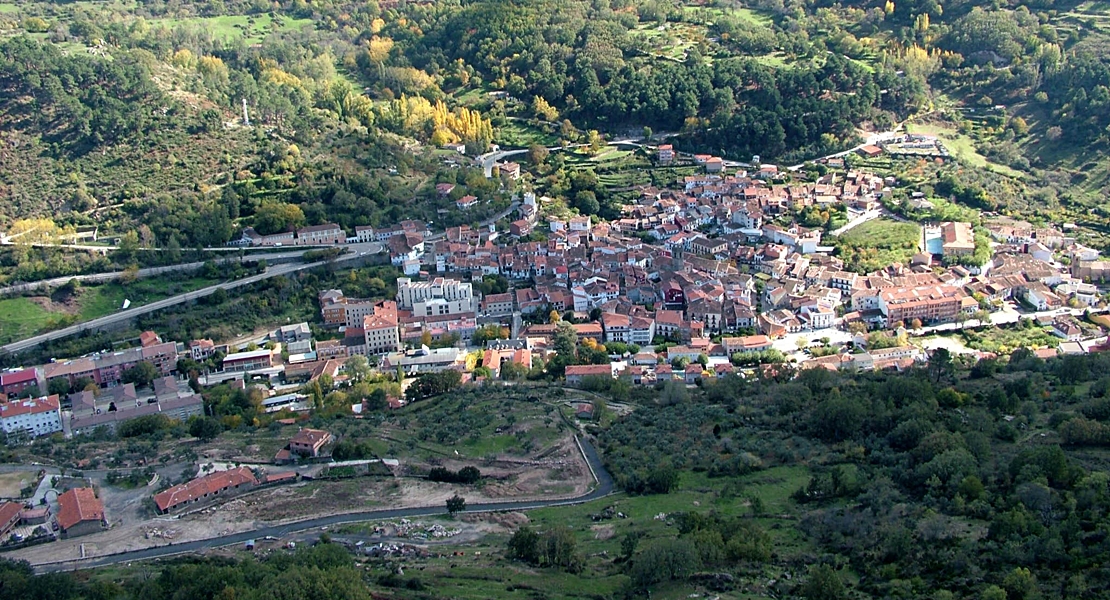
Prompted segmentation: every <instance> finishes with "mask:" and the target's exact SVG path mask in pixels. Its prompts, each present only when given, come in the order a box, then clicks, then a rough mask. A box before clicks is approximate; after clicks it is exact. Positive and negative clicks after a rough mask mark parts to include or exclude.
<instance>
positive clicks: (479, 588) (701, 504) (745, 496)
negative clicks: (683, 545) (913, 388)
mask: <svg viewBox="0 0 1110 600" xmlns="http://www.w3.org/2000/svg"><path fill="white" fill-rule="evenodd" d="M808 480H809V470H808V469H806V468H804V467H776V468H772V469H767V470H765V471H760V472H756V473H752V474H750V475H747V476H744V477H739V478H709V477H707V476H706V475H705V474H702V473H692V472H684V473H683V474H682V480H681V484H680V487H679V489H678V490H677V491H674V492H672V493H670V494H665V495H653V496H629V495H626V494H623V493H618V494H615V495H613V496H610V497H607V498H602V499H600V500H595V501H593V502H590V503H587V504H583V505H579V506H560V507H552V508H544V509H539V510H534V511H529V512H528V513H527V517H528V520H529V526H530V527H532V528H533V529H535V530H537V531H546V530H549V529H552V528H554V527H567V528H568V529H570V531H571V532H572V533H573V534H574V536H575V540H576V542H577V547H578V551H579V553H580V554H581V555H582V556H583V557H584V564H583V569H582V572H581V573H579V574H568V573H565V572H562V571H559V570H557V569H537V568H531V567H529V566H527V565H525V564H523V563H521V562H519V561H514V560H509V559H508V558H506V557H505V554H506V551H505V548H506V544H507V542H508V536H507V535H504V534H500V535H489V536H487V537H486V538H484V539H482V540H480V541H478V542H476V543H473V544H466V545H460V546H457V548H458V549H459V550H461V551H462V552H463V555H462V556H458V557H457V556H452V553H451V552H442V554H446V555H447V556H446V557H443V558H431V559H427V560H425V561H421V563H420V569H421V571H422V574H421V575H420V577H421V578H422V579H425V580H431V581H435V585H436V589H437V591H438V592H440V593H446V592H449V595H450V597H452V598H466V599H474V600H478V599H483V600H485V599H492V598H506V599H508V598H523V597H529V596H524V595H521V593H522V592H524V593H525V594H527V593H528V591H529V590H543V591H544V594H543V597H544V598H551V599H562V598H567V599H570V598H594V597H599V598H600V597H604V598H609V597H615V596H617V595H619V593H620V591H621V590H622V589H623V588H624V586H626V585H627V583H628V581H629V580H628V576H627V575H625V574H624V573H623V570H622V569H621V568H619V566H617V565H616V564H615V559H616V557H619V556H620V555H621V543H622V540H623V539H624V537H625V536H626V535H627V534H628V533H631V532H637V533H639V534H642V536H643V537H642V538H641V539H640V542H639V547H640V548H645V547H647V546H650V545H651V544H652V543H654V542H655V541H657V540H664V539H670V538H674V537H675V536H676V535H677V533H678V532H677V530H676V527H675V525H674V522H673V519H672V518H671V517H672V516H673V515H674V514H675V513H679V512H700V513H709V512H716V513H717V514H720V515H723V516H736V517H744V518H750V519H751V521H752V522H753V523H755V524H757V525H758V526H759V527H760V528H762V529H763V530H764V531H765V532H767V533H768V534H769V535H770V537H771V543H772V546H773V551H774V552H775V553H776V554H777V555H779V556H780V557H781V558H780V560H778V561H775V562H774V564H765V565H762V566H760V568H759V569H755V570H754V571H752V572H751V573H750V574H748V575H746V576H745V575H740V576H739V579H740V580H742V581H743V582H744V584H745V585H740V586H737V587H736V589H735V590H733V591H731V592H726V593H724V594H713V595H710V596H707V597H713V596H714V595H716V596H717V597H719V598H757V597H761V596H759V595H755V594H750V593H744V592H742V591H741V590H744V589H745V588H747V587H748V585H757V586H758V585H760V584H761V583H765V582H766V579H765V578H766V577H777V576H779V575H780V574H781V572H782V571H783V567H782V565H783V564H786V561H788V560H789V559H791V558H794V557H798V556H805V555H807V554H808V553H812V552H814V550H815V548H814V546H813V544H812V543H811V542H810V541H808V540H807V539H806V538H805V535H804V534H803V533H802V532H801V531H800V530H799V529H798V527H797V526H796V523H797V519H798V512H799V507H798V505H797V504H796V503H795V502H794V501H793V500H792V499H791V498H790V494H791V493H793V492H794V491H796V490H797V489H799V488H801V487H803V486H805V484H806V482H807V481H808ZM738 490H742V491H741V492H740V493H736V492H737V491H738ZM753 496H758V497H759V498H760V499H761V500H762V502H763V505H764V513H763V515H762V516H753V515H751V508H750V504H751V502H750V498H751V497H753ZM606 509H611V510H612V512H613V514H614V515H615V514H616V513H621V514H623V515H624V517H623V518H622V517H619V516H615V517H614V518H608V519H606V518H601V519H597V518H595V516H596V515H599V514H601V513H602V512H603V511H605V510H606ZM659 515H666V516H664V517H663V518H657V516H659ZM428 520H431V519H428ZM443 524H444V525H445V526H447V527H450V526H451V525H450V523H449V522H444V523H443ZM341 531H345V530H341ZM455 548H456V546H453V545H448V546H447V547H446V548H444V549H452V550H453V549H455ZM374 568H375V570H378V569H381V568H382V566H380V565H379V566H375V567H374ZM704 591H705V589H704V588H702V587H701V586H698V585H697V584H695V583H668V584H662V585H660V586H659V587H658V588H653V590H652V594H651V597H652V598H674V599H675V600H677V599H679V598H689V597H693V596H691V594H694V593H699V592H704ZM537 597H538V596H537Z"/></svg>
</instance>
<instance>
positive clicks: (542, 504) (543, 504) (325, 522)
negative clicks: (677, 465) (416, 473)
mask: <svg viewBox="0 0 1110 600" xmlns="http://www.w3.org/2000/svg"><path fill="white" fill-rule="evenodd" d="M579 442H580V445H581V448H582V454H583V455H584V456H585V458H586V461H587V464H588V465H589V467H590V471H591V473H592V474H593V476H594V480H595V481H596V482H597V485H596V486H595V487H594V489H593V490H592V491H590V492H589V493H587V494H584V495H582V496H579V497H577V498H572V499H569V500H540V501H535V502H491V503H487V504H472V505H470V506H468V507H467V510H466V512H468V513H481V512H496V511H524V510H534V509H537V508H547V507H550V506H564V505H572V504H582V503H584V502H590V501H591V500H597V499H598V498H603V497H605V496H608V495H609V494H611V493H613V478H612V477H610V476H609V473H608V472H607V471H606V470H605V467H604V466H602V464H601V459H600V458H599V457H598V455H597V450H595V449H594V447H593V446H592V445H590V443H589V442H587V441H586V440H579ZM444 512H445V511H444V507H442V506H428V507H419V508H396V509H386V510H371V511H364V512H357V513H347V514H342V515H332V516H328V517H320V518H317V519H308V520H305V521H298V522H296V523H287V524H285V525H273V526H270V527H262V528H260V529H255V530H253V531H244V532H242V533H236V534H232V535H225V536H221V537H218V538H212V539H208V540H198V541H195V542H183V543H180V544H169V545H166V546H159V547H155V548H146V549H143V550H132V551H129V552H121V553H119V554H112V555H109V556H102V557H96V558H90V559H86V560H72V561H64V562H57V563H51V564H45V565H39V566H36V567H35V570H36V571H37V572H39V573H46V572H57V571H72V570H77V569H91V568H96V567H103V566H107V565H114V564H118V563H122V562H134V561H141V560H150V559H154V558H162V557H167V556H173V555H177V554H188V553H192V552H199V551H202V550H209V549H212V548H219V547H222V546H228V545H231V544H242V543H244V542H246V541H247V540H253V539H259V538H264V537H266V536H274V537H284V536H287V535H289V534H291V533H296V532H298V531H306V530H309V529H316V528H320V527H332V526H335V525H341V524H344V523H358V522H362V521H378V520H382V519H397V518H402V517H404V518H409V517H425V516H430V515H440V514H443V513H444Z"/></svg>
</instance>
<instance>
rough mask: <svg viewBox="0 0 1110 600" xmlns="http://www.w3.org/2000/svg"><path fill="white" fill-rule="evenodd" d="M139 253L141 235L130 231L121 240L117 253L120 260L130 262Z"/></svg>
mask: <svg viewBox="0 0 1110 600" xmlns="http://www.w3.org/2000/svg"><path fill="white" fill-rule="evenodd" d="M138 251H139V234H138V233H136V232H134V231H128V232H127V233H125V234H123V236H121V237H120V239H119V249H118V250H117V251H116V253H117V255H118V257H119V259H120V260H130V259H131V258H132V257H134V256H135V253H136V252H138Z"/></svg>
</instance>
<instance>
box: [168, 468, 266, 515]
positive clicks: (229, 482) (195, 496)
mask: <svg viewBox="0 0 1110 600" xmlns="http://www.w3.org/2000/svg"><path fill="white" fill-rule="evenodd" d="M256 485H258V479H256V478H255V477H254V473H252V472H251V470H250V469H248V468H247V467H238V468H235V469H229V470H227V471H219V472H216V473H212V474H211V475H205V476H204V477H198V478H196V479H194V480H192V481H190V482H188V483H183V484H180V485H175V486H173V487H171V488H169V489H168V490H166V491H164V492H161V493H158V494H155V495H154V504H156V505H157V506H158V512H159V513H161V514H166V513H168V512H170V511H171V510H176V509H178V508H180V507H182V506H186V505H189V504H194V503H197V502H203V501H206V500H210V499H212V498H215V497H216V496H218V495H220V494H221V493H223V494H224V495H231V493H233V492H234V491H235V490H243V489H250V488H252V487H254V486H256Z"/></svg>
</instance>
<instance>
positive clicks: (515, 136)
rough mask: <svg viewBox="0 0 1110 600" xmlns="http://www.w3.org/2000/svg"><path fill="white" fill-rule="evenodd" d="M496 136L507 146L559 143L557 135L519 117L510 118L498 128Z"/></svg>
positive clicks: (520, 146)
mask: <svg viewBox="0 0 1110 600" xmlns="http://www.w3.org/2000/svg"><path fill="white" fill-rule="evenodd" d="M496 137H497V141H498V142H499V143H500V144H501V145H502V146H505V147H507V148H527V147H529V146H532V145H535V144H539V145H541V146H546V147H550V146H554V145H555V144H558V143H559V138H558V136H557V135H555V134H553V133H548V132H546V131H544V130H543V129H540V128H539V127H537V126H535V125H532V124H531V123H528V122H526V121H523V120H519V119H513V120H510V121H509V122H508V123H506V124H505V125H503V126H502V127H500V128H498V130H497V136H496Z"/></svg>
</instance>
